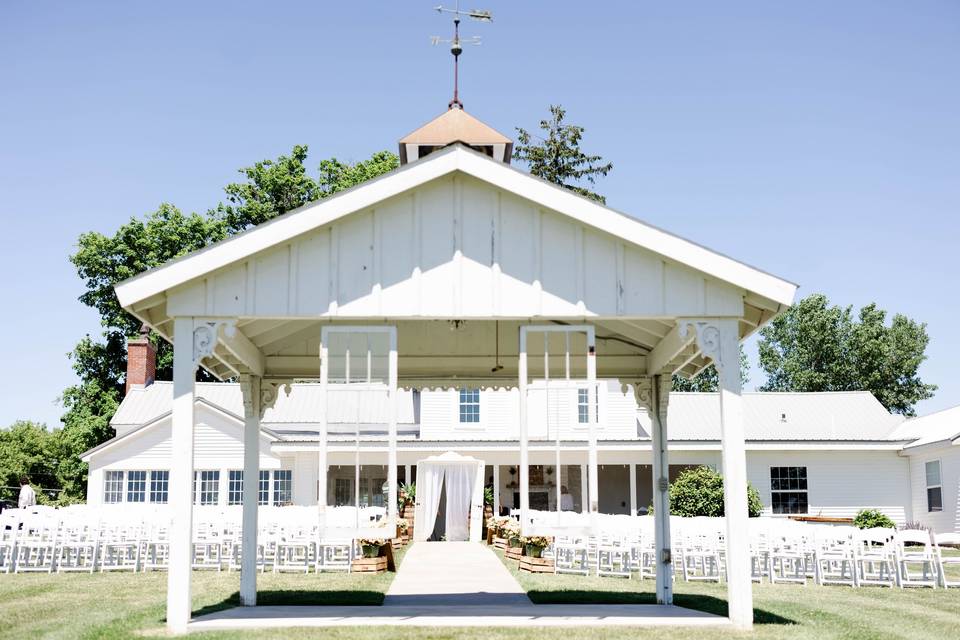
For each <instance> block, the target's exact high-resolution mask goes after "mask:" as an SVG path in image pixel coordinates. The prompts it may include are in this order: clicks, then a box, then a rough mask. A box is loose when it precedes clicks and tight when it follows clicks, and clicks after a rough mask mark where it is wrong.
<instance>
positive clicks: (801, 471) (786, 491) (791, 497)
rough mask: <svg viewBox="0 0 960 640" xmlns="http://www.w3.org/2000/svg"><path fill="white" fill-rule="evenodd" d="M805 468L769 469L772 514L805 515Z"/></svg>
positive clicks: (806, 507)
mask: <svg viewBox="0 0 960 640" xmlns="http://www.w3.org/2000/svg"><path fill="white" fill-rule="evenodd" d="M807 498H808V495H807V468H806V467H770V508H771V510H772V511H773V512H774V513H807V509H808V507H809V503H808V500H807Z"/></svg>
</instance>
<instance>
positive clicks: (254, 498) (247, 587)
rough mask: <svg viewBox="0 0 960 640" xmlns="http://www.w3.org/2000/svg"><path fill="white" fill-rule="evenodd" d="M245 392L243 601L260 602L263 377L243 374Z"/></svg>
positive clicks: (241, 594)
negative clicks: (261, 379) (259, 517)
mask: <svg viewBox="0 0 960 640" xmlns="http://www.w3.org/2000/svg"><path fill="white" fill-rule="evenodd" d="M240 391H241V393H242V394H243V528H242V539H241V547H242V549H241V551H242V555H241V560H240V603H241V604H242V605H243V606H245V607H252V606H254V605H256V604H257V526H258V525H257V512H258V510H259V504H258V503H259V498H260V495H259V494H260V414H261V409H260V407H261V402H262V395H261V394H262V388H261V383H260V376H251V375H243V376H241V377H240Z"/></svg>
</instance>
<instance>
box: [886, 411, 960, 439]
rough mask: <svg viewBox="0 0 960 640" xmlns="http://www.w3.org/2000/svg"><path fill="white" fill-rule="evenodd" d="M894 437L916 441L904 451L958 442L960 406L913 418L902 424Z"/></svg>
mask: <svg viewBox="0 0 960 640" xmlns="http://www.w3.org/2000/svg"><path fill="white" fill-rule="evenodd" d="M893 435H894V436H895V437H898V438H902V439H903V440H914V441H913V442H911V443H910V444H909V445H907V446H906V447H904V449H912V448H914V447H922V446H923V445H926V444H933V443H935V442H946V441H952V440H956V439H957V438H960V405H958V406H956V407H950V408H949V409H943V410H941V411H937V412H936V413H931V414H929V415H925V416H921V417H919V418H911V419H910V420H907V421H905V422H904V423H903V424H901V425H900V427H899V428H898V429H897V430H896V431H895V432H894V434H893Z"/></svg>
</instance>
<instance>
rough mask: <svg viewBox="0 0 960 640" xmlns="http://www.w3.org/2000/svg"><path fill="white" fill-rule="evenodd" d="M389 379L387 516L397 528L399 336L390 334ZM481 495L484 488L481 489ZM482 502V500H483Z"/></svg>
mask: <svg viewBox="0 0 960 640" xmlns="http://www.w3.org/2000/svg"><path fill="white" fill-rule="evenodd" d="M387 375H388V377H389V379H390V380H389V384H390V405H389V407H390V408H389V409H388V411H390V416H389V422H388V424H387V441H388V442H387V446H388V447H389V451H388V452H387V487H388V488H387V500H388V501H389V504H388V505H387V515H388V516H389V520H390V522H391V523H392V524H391V526H393V527H396V526H397V334H396V333H395V332H394V333H391V334H390V356H389V362H388V374H387ZM480 491H481V494H482V492H483V488H482V487H481V489H480ZM481 501H482V500H481Z"/></svg>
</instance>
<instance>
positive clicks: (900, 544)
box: [750, 519, 960, 587]
mask: <svg viewBox="0 0 960 640" xmlns="http://www.w3.org/2000/svg"><path fill="white" fill-rule="evenodd" d="M751 525H752V526H751V531H750V548H751V562H752V572H753V579H754V580H755V581H757V582H759V581H762V580H763V579H764V578H767V579H769V580H770V582H772V583H798V584H806V583H807V581H808V580H812V581H813V582H815V583H816V584H821V585H823V584H839V585H849V586H852V587H859V586H864V585H884V586H889V587H894V586H899V587H913V586H920V587H936V586H938V585H939V586H943V587H955V586H960V581H958V580H954V579H952V578H951V576H950V575H948V571H947V569H948V567H951V566H955V565H960V558H957V557H956V556H952V555H948V554H944V547H947V546H956V545H958V544H960V534H955V533H943V534H936V535H931V533H930V532H928V531H925V530H917V529H905V530H895V529H891V528H875V529H857V528H856V527H851V526H831V525H812V524H803V523H797V522H793V521H788V520H776V519H757V521H751Z"/></svg>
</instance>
